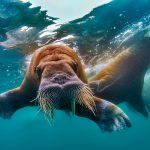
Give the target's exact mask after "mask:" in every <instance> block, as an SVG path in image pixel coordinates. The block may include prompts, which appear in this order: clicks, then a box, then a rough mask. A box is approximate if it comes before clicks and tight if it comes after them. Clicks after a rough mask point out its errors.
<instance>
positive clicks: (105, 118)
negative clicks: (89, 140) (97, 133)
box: [76, 97, 131, 132]
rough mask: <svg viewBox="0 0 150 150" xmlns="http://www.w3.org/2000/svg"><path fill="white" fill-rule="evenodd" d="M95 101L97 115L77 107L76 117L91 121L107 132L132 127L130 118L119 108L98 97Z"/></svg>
mask: <svg viewBox="0 0 150 150" xmlns="http://www.w3.org/2000/svg"><path fill="white" fill-rule="evenodd" d="M94 101H95V105H96V112H95V114H93V113H92V112H91V111H89V110H88V109H86V108H84V107H82V106H80V105H77V107H76V115H78V116H81V117H86V118H89V119H91V120H92V121H94V122H95V123H96V124H97V125H98V127H99V128H100V129H101V130H102V131H105V132H113V131H120V130H123V129H126V128H129V127H131V122H130V120H129V118H128V116H127V115H126V114H125V113H124V112H123V111H122V110H121V109H120V108H119V107H117V106H116V105H114V104H113V103H111V102H109V101H106V100H104V99H101V98H98V97H94Z"/></svg>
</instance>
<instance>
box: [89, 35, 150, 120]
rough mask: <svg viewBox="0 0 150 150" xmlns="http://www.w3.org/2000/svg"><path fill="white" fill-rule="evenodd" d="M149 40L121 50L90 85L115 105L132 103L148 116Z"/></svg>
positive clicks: (97, 94)
mask: <svg viewBox="0 0 150 150" xmlns="http://www.w3.org/2000/svg"><path fill="white" fill-rule="evenodd" d="M149 48H150V40H149V39H148V38H145V39H143V40H141V41H138V42H137V43H136V45H133V46H132V47H131V48H129V49H127V50H124V51H122V52H121V53H119V54H118V55H117V56H116V57H115V58H113V60H112V61H111V62H110V63H109V64H108V65H106V67H104V68H103V69H102V70H101V71H100V72H99V73H97V74H96V75H95V76H93V77H92V78H91V80H90V81H89V86H90V87H91V89H92V90H93V92H94V93H95V96H97V97H101V98H104V99H107V100H108V101H110V102H112V103H114V104H120V103H122V102H127V103H129V104H130V105H131V106H132V107H133V108H134V109H135V110H136V111H137V112H139V113H141V114H142V115H144V116H145V117H148V112H147V110H146V108H145V104H144V102H143V99H142V89H143V83H144V76H145V73H146V71H147V69H148V66H149V64H150V49H149Z"/></svg>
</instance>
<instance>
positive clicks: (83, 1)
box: [21, 0, 111, 23]
mask: <svg viewBox="0 0 150 150" xmlns="http://www.w3.org/2000/svg"><path fill="white" fill-rule="evenodd" d="M21 1H24V2H27V1H29V2H31V3H32V4H33V7H35V6H41V7H42V10H48V15H49V16H52V17H57V18H60V19H59V20H58V23H64V22H68V21H71V20H74V19H77V18H80V17H82V16H84V15H85V14H87V13H89V12H90V11H91V10H92V9H93V8H95V7H97V6H100V5H102V4H105V3H108V2H110V1H111V0H21Z"/></svg>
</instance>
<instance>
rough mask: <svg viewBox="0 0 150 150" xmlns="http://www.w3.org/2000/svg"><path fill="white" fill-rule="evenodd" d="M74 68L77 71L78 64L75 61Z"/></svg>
mask: <svg viewBox="0 0 150 150" xmlns="http://www.w3.org/2000/svg"><path fill="white" fill-rule="evenodd" d="M72 69H73V70H74V71H75V72H77V69H78V64H77V63H75V62H74V63H73V64H72Z"/></svg>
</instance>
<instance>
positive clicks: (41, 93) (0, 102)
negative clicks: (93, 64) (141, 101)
mask: <svg viewBox="0 0 150 150" xmlns="http://www.w3.org/2000/svg"><path fill="white" fill-rule="evenodd" d="M37 105H38V106H39V107H40V110H42V111H43V112H44V114H45V117H46V118H47V117H50V118H53V117H54V110H55V109H59V110H62V111H66V112H72V113H73V114H75V115H78V116H80V117H85V118H88V119H90V120H92V121H94V122H95V123H97V125H98V126H99V127H100V128H101V129H102V130H105V131H108V132H111V131H116V130H117V131H118V130H121V129H126V128H128V127H130V126H131V123H130V121H129V119H128V116H127V115H126V114H125V113H124V112H123V111H122V110H121V109H120V108H119V107H117V106H116V105H114V104H113V103H111V102H108V101H106V100H103V99H101V98H98V97H95V95H94V94H93V93H92V90H91V89H90V88H89V86H88V79H87V77H86V73H85V71H84V67H83V65H82V63H81V60H80V57H79V56H78V54H77V53H76V52H75V51H74V50H73V49H71V48H69V47H67V46H62V45H53V44H52V45H46V46H44V47H42V48H39V49H38V50H36V51H35V53H34V54H33V57H32V59H31V62H30V65H29V67H28V69H27V72H26V75H25V77H24V80H23V82H22V83H21V85H20V86H19V87H17V88H15V89H12V90H10V91H7V92H5V93H2V94H0V114H1V116H2V117H3V118H10V117H11V116H12V115H13V114H14V112H16V111H17V110H18V109H20V108H23V107H26V106H37Z"/></svg>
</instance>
